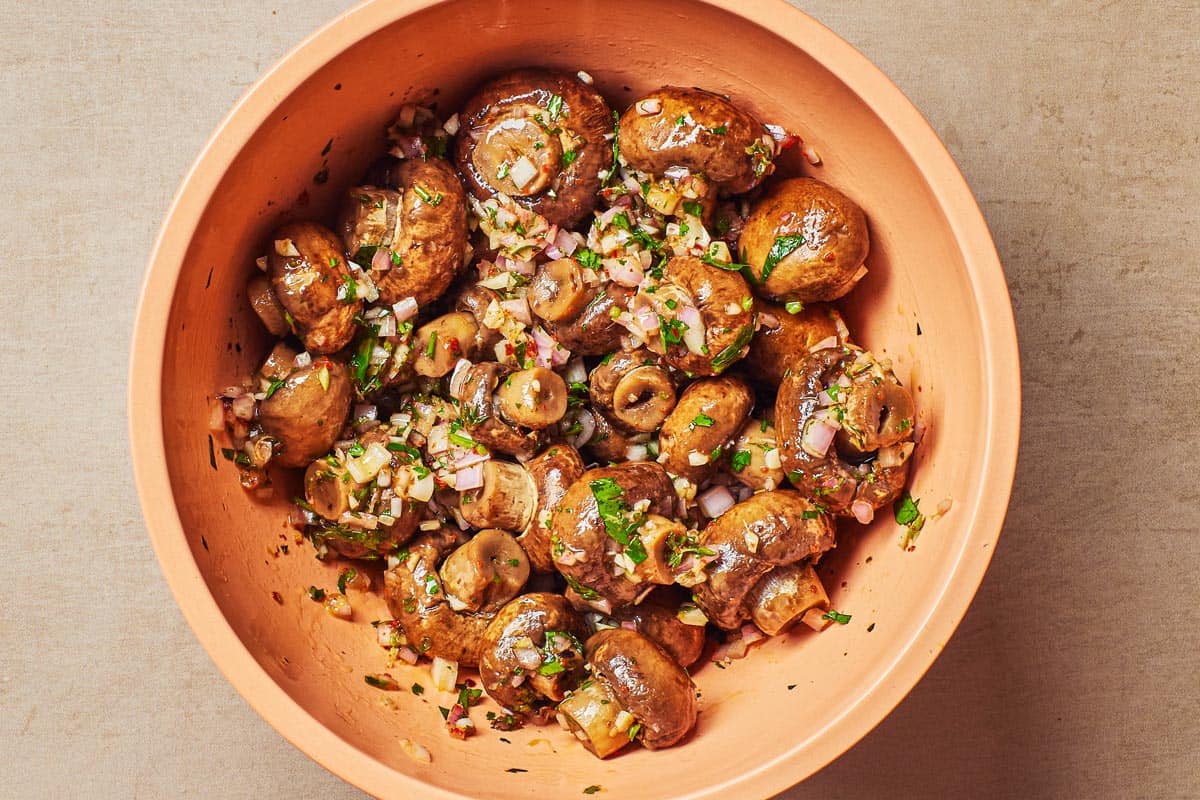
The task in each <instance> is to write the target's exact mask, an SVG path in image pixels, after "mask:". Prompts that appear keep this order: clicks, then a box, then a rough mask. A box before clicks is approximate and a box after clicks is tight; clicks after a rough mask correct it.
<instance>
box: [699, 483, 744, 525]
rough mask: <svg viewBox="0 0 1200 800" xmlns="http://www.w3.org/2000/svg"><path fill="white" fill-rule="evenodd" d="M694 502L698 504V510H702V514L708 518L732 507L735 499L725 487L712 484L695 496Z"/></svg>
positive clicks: (714, 516)
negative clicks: (709, 487)
mask: <svg viewBox="0 0 1200 800" xmlns="http://www.w3.org/2000/svg"><path fill="white" fill-rule="evenodd" d="M696 502H697V503H699V504H700V510H701V511H703V512H704V516H706V517H708V518H709V519H716V518H717V517H719V516H721V515H722V514H724V513H725V512H726V511H728V510H729V509H731V508H733V506H734V504H735V503H736V502H737V501H736V500H734V497H733V495H732V494H731V493H730V491H729V489H728V488H727V487H725V486H714V487H713V488H711V489H709V490H708V491H706V492H704V494H702V495H700V496H699V497H697V498H696Z"/></svg>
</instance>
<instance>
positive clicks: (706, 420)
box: [692, 414, 714, 428]
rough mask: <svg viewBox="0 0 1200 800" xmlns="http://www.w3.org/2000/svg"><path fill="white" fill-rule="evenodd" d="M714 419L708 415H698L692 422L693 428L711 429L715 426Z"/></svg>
mask: <svg viewBox="0 0 1200 800" xmlns="http://www.w3.org/2000/svg"><path fill="white" fill-rule="evenodd" d="M713 422H714V420H713V418H712V417H710V416H709V415H708V414H697V415H696V416H695V418H694V419H693V420H692V427H693V428H711V427H712V426H713Z"/></svg>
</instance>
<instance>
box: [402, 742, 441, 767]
mask: <svg viewBox="0 0 1200 800" xmlns="http://www.w3.org/2000/svg"><path fill="white" fill-rule="evenodd" d="M400 749H402V750H403V751H404V754H405V755H407V756H408V757H409V758H411V759H412V760H413V761H419V762H420V763H422V764H429V763H431V762H432V761H433V756H431V755H430V754H429V748H427V747H426V746H425V745H423V744H418V743H416V742H414V741H413V740H412V739H401V740H400Z"/></svg>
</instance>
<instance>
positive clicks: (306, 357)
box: [292, 350, 312, 369]
mask: <svg viewBox="0 0 1200 800" xmlns="http://www.w3.org/2000/svg"><path fill="white" fill-rule="evenodd" d="M292 364H294V365H295V367H296V369H306V368H308V367H311V366H312V356H311V355H310V354H309V352H308V351H307V350H305V351H304V352H303V353H298V354H297V355H296V357H295V358H294V359H293V360H292Z"/></svg>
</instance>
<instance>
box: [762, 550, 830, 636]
mask: <svg viewBox="0 0 1200 800" xmlns="http://www.w3.org/2000/svg"><path fill="white" fill-rule="evenodd" d="M746 604H747V606H748V608H749V610H750V619H751V620H753V621H754V624H755V625H757V626H758V628H759V630H761V631H762V632H763V633H765V634H767V635H768V636H774V635H776V634H778V633H781V632H782V631H784V630H785V629H787V628H788V627H789V626H790V625H792V623H794V622H796V621H797V620H799V619H800V618H801V617H803V616H804V615H805V614H806V613H808V612H809V611H811V610H812V609H814V608H817V609H821V610H823V611H824V610H828V608H829V595H827V594H826V593H825V587H824V586H822V585H821V579H820V578H818V577H817V571H816V570H815V569H813V568H812V566H811V565H810V564H785V565H783V566H779V567H775V568H774V569H772V570H771V571H770V572H768V573H767V574H766V575H765V576H763V578H762V579H761V580H759V582H758V583H756V584H755V585H754V588H753V589H751V590H750V594H749V595H747V597H746Z"/></svg>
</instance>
